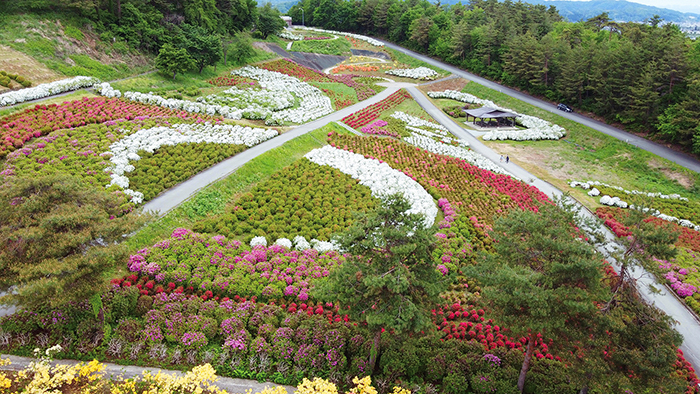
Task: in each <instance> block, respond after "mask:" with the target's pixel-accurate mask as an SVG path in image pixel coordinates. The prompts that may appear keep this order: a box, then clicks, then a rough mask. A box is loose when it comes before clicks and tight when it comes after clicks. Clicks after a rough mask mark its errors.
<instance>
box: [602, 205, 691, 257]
mask: <svg viewBox="0 0 700 394" xmlns="http://www.w3.org/2000/svg"><path fill="white" fill-rule="evenodd" d="M595 213H596V215H598V217H599V218H601V219H603V220H604V221H605V225H606V226H608V227H609V228H610V230H612V232H613V233H615V235H616V236H618V237H627V236H629V235H632V232H631V231H630V230H629V227H627V226H625V225H624V224H622V223H620V220H622V219H623V218H624V217H625V216H626V215H627V213H626V212H625V211H624V210H623V209H622V208H614V207H601V208H598V209H596V211H595ZM644 221H645V222H647V223H653V224H655V225H657V226H663V225H670V226H672V227H673V228H674V229H675V230H676V231H678V232H679V236H678V240H677V241H676V243H675V245H676V246H680V247H683V248H687V249H690V250H693V251H695V252H700V233H699V232H697V231H695V230H693V229H690V228H688V227H683V226H680V225H678V224H676V223H673V222H669V221H666V220H663V219H660V218H657V217H655V216H650V217H648V218H646V219H644Z"/></svg>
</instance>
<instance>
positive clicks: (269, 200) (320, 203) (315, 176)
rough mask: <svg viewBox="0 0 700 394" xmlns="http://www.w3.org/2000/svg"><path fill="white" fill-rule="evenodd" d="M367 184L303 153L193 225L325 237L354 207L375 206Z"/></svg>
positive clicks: (348, 219)
mask: <svg viewBox="0 0 700 394" xmlns="http://www.w3.org/2000/svg"><path fill="white" fill-rule="evenodd" d="M375 205H376V200H375V199H374V198H373V197H372V194H371V191H370V189H369V188H368V187H366V186H363V185H359V184H358V181H356V180H354V179H352V178H350V176H348V175H345V174H343V173H342V172H340V171H338V170H336V169H334V168H331V167H327V166H319V165H318V164H314V163H312V162H311V161H309V160H307V159H305V158H302V159H300V160H298V161H296V162H295V163H294V164H292V165H290V166H288V167H285V168H284V169H283V170H281V171H279V172H277V173H275V174H273V175H272V176H271V177H270V179H269V180H267V181H266V182H264V183H261V184H258V185H257V186H256V187H255V188H254V189H253V190H252V191H251V192H249V193H246V194H244V195H243V196H242V197H241V198H240V199H239V200H238V201H237V202H236V203H235V205H234V206H233V207H232V208H230V209H229V210H228V212H227V213H225V214H223V215H221V216H219V217H214V218H211V219H207V220H205V221H203V222H200V223H198V224H196V225H195V226H194V231H196V232H204V233H212V234H213V233H216V234H221V235H225V236H227V237H237V238H240V237H241V236H244V237H245V241H246V242H248V241H250V239H251V238H252V237H254V236H259V235H262V236H266V237H267V238H268V239H271V240H275V239H278V238H289V239H292V238H294V237H295V236H297V235H302V236H304V237H306V238H307V239H311V238H316V239H319V240H322V241H327V240H329V239H330V236H331V235H332V234H334V233H337V232H340V231H342V230H344V229H346V228H347V227H349V226H350V225H351V224H352V218H353V217H352V213H353V212H354V211H367V210H370V209H373V208H374V207H375Z"/></svg>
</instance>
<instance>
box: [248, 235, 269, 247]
mask: <svg viewBox="0 0 700 394" xmlns="http://www.w3.org/2000/svg"><path fill="white" fill-rule="evenodd" d="M255 246H267V239H265V237H263V236H259V237H253V239H251V240H250V247H251V248H252V247H255Z"/></svg>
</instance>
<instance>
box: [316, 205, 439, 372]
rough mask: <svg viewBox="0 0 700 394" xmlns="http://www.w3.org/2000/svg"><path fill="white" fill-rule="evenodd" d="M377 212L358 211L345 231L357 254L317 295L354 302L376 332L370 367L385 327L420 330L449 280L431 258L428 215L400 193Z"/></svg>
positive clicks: (357, 316) (356, 314)
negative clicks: (418, 211)
mask: <svg viewBox="0 0 700 394" xmlns="http://www.w3.org/2000/svg"><path fill="white" fill-rule="evenodd" d="M382 202H383V203H382V205H381V206H380V207H378V208H377V209H376V210H375V211H373V212H368V213H367V214H364V215H359V216H358V217H356V219H355V222H354V223H353V225H352V227H351V228H349V229H348V230H347V232H345V233H344V234H342V235H341V237H340V240H339V242H340V246H341V248H342V249H343V250H344V251H345V252H347V253H349V254H350V255H352V256H351V257H350V258H348V260H347V261H346V262H345V263H343V264H342V265H341V266H339V267H336V268H335V269H333V270H332V271H331V273H330V275H329V276H328V278H327V279H326V280H325V281H323V282H322V283H320V284H319V285H318V286H317V287H316V290H315V292H316V296H317V297H318V298H320V299H323V300H329V301H330V300H333V301H336V302H337V303H338V304H339V305H340V306H341V307H342V306H350V310H349V311H348V314H349V315H350V316H351V317H352V318H353V319H354V320H357V321H364V322H366V323H367V325H368V327H369V329H370V330H371V331H373V332H374V333H375V335H374V342H373V346H372V350H371V352H370V371H371V370H372V369H373V368H374V365H375V362H376V360H377V356H378V354H379V342H380V339H381V333H382V331H383V330H384V329H387V330H394V331H395V332H396V333H407V332H411V331H413V332H418V331H420V330H424V329H426V328H428V327H430V326H431V324H432V323H431V318H430V313H429V311H430V309H431V307H432V306H433V305H434V304H435V303H437V302H438V301H439V297H438V295H439V294H440V292H441V291H443V290H445V289H446V287H447V281H446V280H445V278H443V275H442V274H441V273H440V272H438V270H437V269H436V264H435V262H434V261H433V259H432V251H433V249H434V248H435V246H434V241H433V233H432V231H430V230H429V229H426V228H424V224H423V216H422V215H417V214H413V213H408V212H407V211H408V210H409V209H410V204H409V203H408V201H407V200H406V199H405V198H404V197H403V196H401V195H392V196H388V197H385V198H383V199H382Z"/></svg>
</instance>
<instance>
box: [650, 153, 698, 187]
mask: <svg viewBox="0 0 700 394" xmlns="http://www.w3.org/2000/svg"><path fill="white" fill-rule="evenodd" d="M647 165H648V166H649V167H651V168H653V169H656V170H659V171H661V173H662V174H664V175H666V177H668V178H669V179H673V180H674V181H676V182H678V183H679V184H680V185H681V186H683V187H684V188H686V189H690V188H692V187H693V185H694V184H695V182H694V181H693V178H691V177H690V176H689V175H687V174H684V173H682V172H679V171H673V170H672V169H670V168H668V167H666V166H664V165H663V164H662V163H660V162H659V161H658V160H656V159H651V160H649V162H648V163H647Z"/></svg>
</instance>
